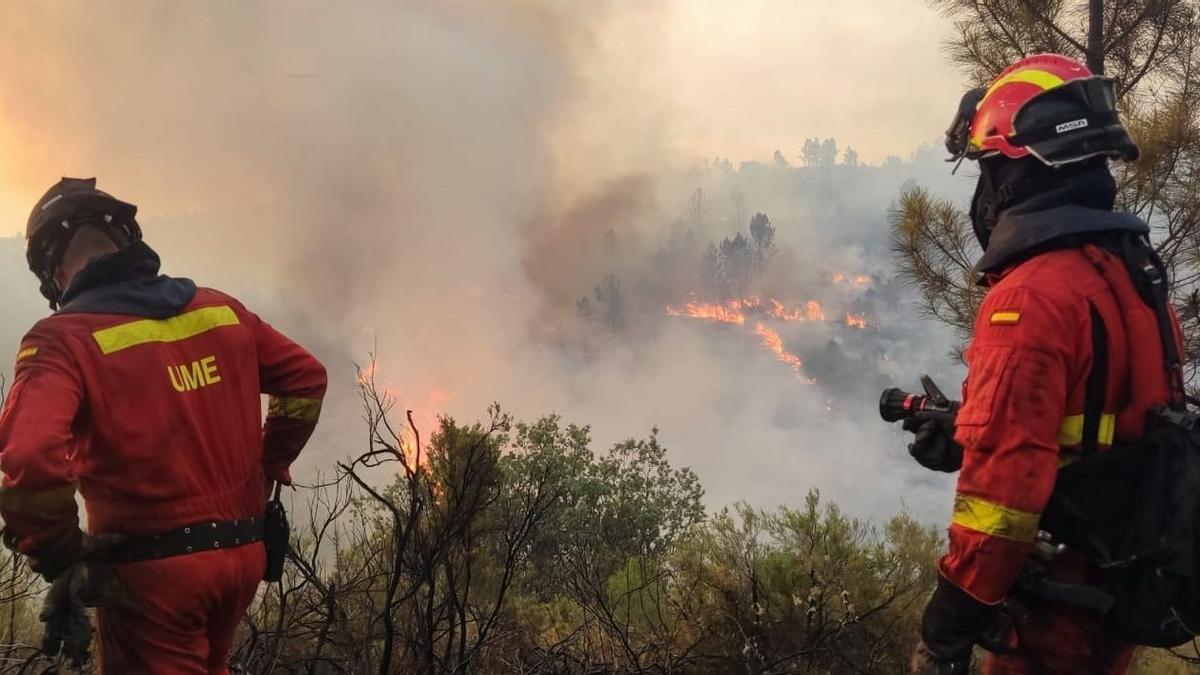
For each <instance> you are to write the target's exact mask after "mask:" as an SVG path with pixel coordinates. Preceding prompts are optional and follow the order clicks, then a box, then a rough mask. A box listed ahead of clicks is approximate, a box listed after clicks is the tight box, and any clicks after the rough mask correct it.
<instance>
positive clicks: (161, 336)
mask: <svg viewBox="0 0 1200 675" xmlns="http://www.w3.org/2000/svg"><path fill="white" fill-rule="evenodd" d="M237 324H238V318H237V314H235V313H234V312H233V309H231V308H230V307H229V306H228V305H218V306H216V307H202V308H200V309H194V310H192V311H190V312H184V313H183V314H180V315H179V316H173V317H171V318H169V319H161V320H159V319H141V320H138V321H131V322H129V323H123V324H120V325H117V326H113V327H111V328H105V329H103V330H98V331H96V332H94V333H92V338H93V339H95V340H96V344H97V345H99V347H100V351H101V352H103V353H104V354H106V355H107V354H112V353H114V352H119V351H121V350H123V349H129V348H130V347H136V346H138V345H144V344H146V343H148V342H179V341H181V340H186V339H188V338H193V337H196V336H197V335H200V334H201V333H207V332H208V331H210V330H212V329H214V328H220V327H222V326H236V325H237Z"/></svg>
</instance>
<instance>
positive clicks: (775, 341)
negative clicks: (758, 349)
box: [754, 321, 804, 375]
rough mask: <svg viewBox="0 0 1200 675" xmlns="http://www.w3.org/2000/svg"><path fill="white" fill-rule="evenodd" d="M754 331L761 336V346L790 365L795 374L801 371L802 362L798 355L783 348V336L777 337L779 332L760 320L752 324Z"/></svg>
mask: <svg viewBox="0 0 1200 675" xmlns="http://www.w3.org/2000/svg"><path fill="white" fill-rule="evenodd" d="M754 332H755V333H756V334H757V335H758V336H759V337H761V338H762V343H763V346H764V347H766V348H767V349H769V350H771V352H773V353H774V354H775V358H777V359H779V360H780V361H782V362H784V363H786V364H787V365H789V366H791V368H792V370H794V371H796V374H797V375H799V374H800V373H801V369H802V368H803V367H804V362H803V361H801V360H800V357H799V356H796V355H795V354H793V353H791V352H789V351H788V350H786V349H784V348H783V338H781V337H779V333H776V332H775V331H773V330H771V329H770V328H767V327H766V326H765V325H764V324H763V323H762V322H761V321H760V322H758V323H756V324H755V325H754Z"/></svg>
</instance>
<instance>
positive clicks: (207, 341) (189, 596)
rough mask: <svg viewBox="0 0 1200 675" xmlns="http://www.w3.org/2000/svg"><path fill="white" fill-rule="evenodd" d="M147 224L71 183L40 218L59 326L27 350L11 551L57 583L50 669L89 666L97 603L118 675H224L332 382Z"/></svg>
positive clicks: (10, 486) (7, 471) (7, 508)
mask: <svg viewBox="0 0 1200 675" xmlns="http://www.w3.org/2000/svg"><path fill="white" fill-rule="evenodd" d="M135 214H136V207H135V206H133V205H131V204H127V203H125V202H122V201H120V200H118V199H115V198H113V197H112V196H110V195H108V194H106V193H104V192H101V191H100V190H97V189H96V181H95V179H86V180H85V179H74V178H64V179H63V180H62V181H61V182H59V183H58V184H56V185H55V186H53V187H52V188H51V189H50V190H49V191H48V192H47V193H46V194H45V196H43V197H42V199H41V200H40V201H39V202H38V203H37V205H36V206H35V207H34V209H33V213H32V214H31V216H30V219H29V224H28V231H27V239H28V260H29V264H30V268H31V269H32V270H33V272H34V273H35V274H36V275H37V276H38V278H39V280H40V281H41V290H42V293H43V294H44V295H45V296H46V297H47V299H49V301H50V305H51V308H52V309H55V310H56V311H55V312H54V313H53V314H52V315H51V316H49V317H48V318H46V319H43V320H41V321H39V322H38V323H37V324H36V325H34V327H33V328H32V329H31V330H30V331H29V332H28V334H26V335H25V337H24V338H23V339H22V341H21V343H20V347H19V348H18V350H17V357H16V358H17V360H16V367H15V376H14V380H13V383H12V387H11V389H10V391H9V394H8V398H7V400H6V401H5V405H4V410H3V416H2V417H0V471H2V473H3V484H2V486H0V516H2V517H3V519H4V523H5V531H4V540H5V543H6V544H8V545H9V546H11V547H13V548H15V549H16V550H17V551H20V552H21V553H24V554H25V555H27V556H28V557H29V559H30V563H31V565H32V567H33V568H34V569H35V570H36V571H38V572H40V573H41V574H43V575H44V576H45V577H46V578H47V579H49V580H51V581H52V587H51V591H50V594H49V596H48V599H47V603H46V606H45V608H44V609H43V612H42V620H43V621H44V622H46V649H47V650H48V651H50V652H52V653H53V652H55V651H57V650H59V649H62V650H63V652H64V654H66V655H68V656H70V657H71V659H72V660H74V661H76V662H79V661H82V660H84V659H85V658H86V656H87V650H88V642H89V640H90V633H89V631H88V624H87V621H86V618H85V615H83V613H82V611H81V607H82V605H83V603H85V602H88V600H89V597H87V596H88V594H89V593H90V594H91V595H90V600H92V601H94V604H98V605H99V609H98V610H97V633H98V636H99V663H100V666H101V670H102V671H103V672H105V673H225V672H227V670H226V659H227V657H228V654H229V651H230V648H231V646H232V640H233V636H234V630H235V628H236V626H237V624H238V622H239V621H240V619H241V618H242V616H243V614H244V613H245V611H246V609H247V607H248V606H249V604H250V602H251V600H252V598H253V597H254V594H255V590H256V589H257V587H258V584H259V582H260V580H261V579H262V577H263V572H264V548H263V543H262V541H261V539H262V534H263V533H262V520H263V514H264V506H265V504H266V501H267V492H268V489H269V486H270V484H271V483H273V482H279V483H283V484H286V483H288V482H289V474H288V466H289V465H290V464H291V463H292V461H293V460H294V459H295V458H296V456H297V455H298V453H299V452H300V450H301V448H303V447H304V444H305V443H306V442H307V440H308V438H309V436H310V435H311V433H312V431H313V427H314V426H315V424H316V422H317V416H318V413H319V411H320V409H321V400H322V397H323V396H324V393H325V386H326V376H325V369H324V367H323V366H322V365H321V363H320V362H319V361H317V359H316V358H314V357H313V356H312V354H310V353H308V352H307V351H305V349H304V348H303V347H301V346H300V345H298V344H296V343H295V342H293V341H292V340H290V339H289V338H287V337H286V336H284V335H283V334H282V333H280V332H279V331H277V330H275V329H274V328H272V327H271V326H270V325H268V324H267V323H266V322H264V321H263V320H262V319H260V318H259V317H258V316H256V315H255V314H253V313H252V312H250V311H249V310H248V309H246V308H245V307H244V306H243V305H242V304H241V303H239V302H238V301H237V300H235V299H234V298H232V297H230V296H228V295H226V294H224V293H221V292H220V291H216V290H212V289H209V288H201V287H197V286H196V285H195V284H194V283H193V282H192V281H190V280H188V279H179V278H172V277H168V276H164V275H160V274H159V258H158V256H157V255H156V254H155V252H154V251H153V250H151V249H150V247H149V246H147V245H146V244H145V243H144V242H143V241H142V237H141V230H140V228H139V227H138V224H137V222H136V220H135V218H134V216H135ZM262 394H267V395H268V396H269V397H270V398H269V406H268V410H267V415H266V422H265V424H264V423H263V421H262V416H261V411H260V405H261V403H260V400H261V395H262ZM76 492H78V493H79V495H80V496H81V497H82V501H83V504H84V507H85V508H86V510H87V530H88V532H87V533H84V532H83V531H81V529H80V519H79V517H78V514H77V509H76V500H75V493H76Z"/></svg>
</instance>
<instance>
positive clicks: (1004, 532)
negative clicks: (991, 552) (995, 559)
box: [951, 494, 1041, 542]
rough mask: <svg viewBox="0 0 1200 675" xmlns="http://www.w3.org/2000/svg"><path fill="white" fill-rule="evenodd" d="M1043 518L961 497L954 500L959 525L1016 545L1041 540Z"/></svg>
mask: <svg viewBox="0 0 1200 675" xmlns="http://www.w3.org/2000/svg"><path fill="white" fill-rule="evenodd" d="M1040 517H1041V516H1040V514H1037V513H1028V512H1026V511H1018V510H1016V509H1010V508H1008V507H1007V506H1001V505H1000V504H997V503H995V502H989V501H987V500H986V499H980V498H979V497H972V496H970V495H964V494H959V495H955V497H954V517H953V519H952V520H951V522H953V523H954V524H955V525H958V526H960V527H965V528H967V529H968V530H975V531H976V532H982V533H984V534H988V535H991V536H993V537H1003V538H1005V539H1012V540H1013V541H1021V542H1027V541H1033V540H1034V537H1035V536H1037V529H1038V519H1039V518H1040Z"/></svg>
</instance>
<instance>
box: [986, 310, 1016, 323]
mask: <svg viewBox="0 0 1200 675" xmlns="http://www.w3.org/2000/svg"><path fill="white" fill-rule="evenodd" d="M1020 321H1021V313H1020V312H1018V311H1015V310H1006V311H1000V312H992V316H991V318H990V319H989V320H988V323H990V324H991V325H993V326H1013V325H1016V324H1017V323H1020Z"/></svg>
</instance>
